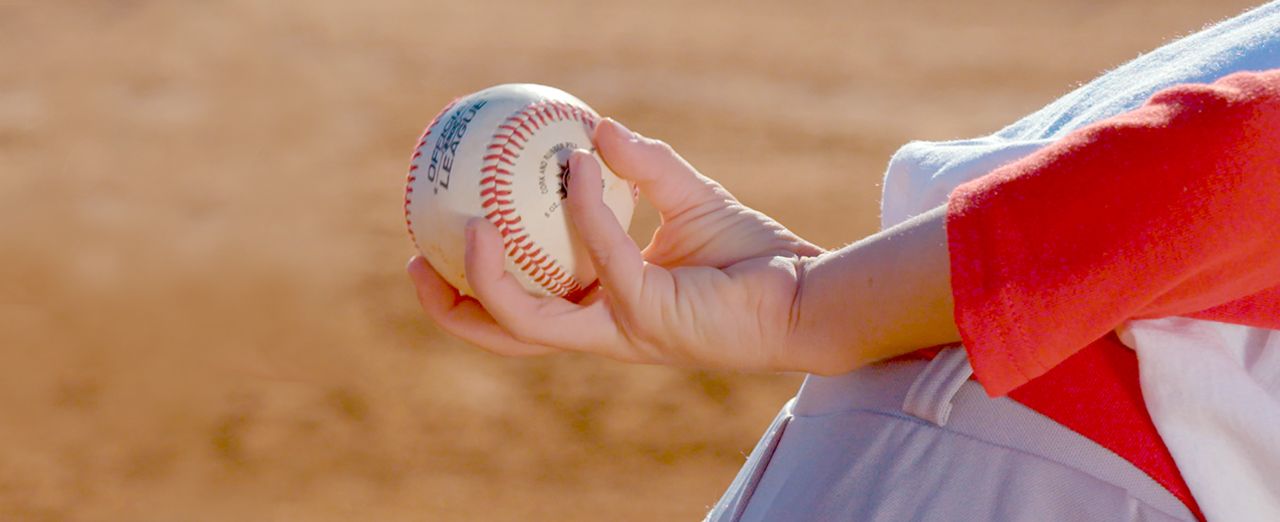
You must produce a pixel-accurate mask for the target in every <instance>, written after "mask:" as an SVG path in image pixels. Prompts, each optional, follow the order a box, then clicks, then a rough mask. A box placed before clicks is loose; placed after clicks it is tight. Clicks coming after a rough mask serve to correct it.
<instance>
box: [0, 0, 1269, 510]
mask: <svg viewBox="0 0 1280 522" xmlns="http://www.w3.org/2000/svg"><path fill="white" fill-rule="evenodd" d="M1248 3H1249V2H1241V1H1236V0H1231V1H1217V2H1203V1H1178V0H1175V1H1157V0H1126V1H1076V0H1055V1H1045V2H1025V1H1014V0H992V1H978V2H943V1H925V2H903V1H897V0H864V1H857V2H836V1H812V2H796V3H778V2H684V1H672V0H648V1H645V2H632V3H626V4H621V3H619V4H610V3H608V2H598V1H585V0H583V1H555V2H515V1H489V0H482V1H467V2H447V3H446V2H437V1H423V0H387V1H370V2H343V1H336V0H310V1H300V0H298V1H279V2H263V1H256V0H219V1H185V0H173V1H149V0H113V1H106V0H102V1H89V0H61V1H45V2H38V1H22V0H16V1H4V0H0V63H3V64H4V66H3V67H0V216H3V218H2V219H3V223H4V225H3V226H0V520H6V521H7V520H31V521H173V520H180V521H215V520H263V521H276V520H279V521H286V520H305V521H320V522H323V521H331V520H386V521H401V520H403V521H410V520H496V521H502V520H560V521H574V520H597V519H604V520H618V521H627V520H693V519H697V518H699V517H700V516H702V514H703V513H704V512H705V510H706V509H707V507H708V506H709V505H710V504H712V503H713V502H714V501H715V500H716V499H717V498H718V495H719V493H720V492H721V491H723V489H724V487H725V486H726V485H727V484H728V482H729V480H730V479H731V477H732V476H733V474H734V472H735V471H736V469H737V468H738V466H739V465H740V464H741V463H742V460H743V454H744V453H745V452H746V451H748V450H750V448H751V446H752V445H753V443H754V441H755V438H756V437H757V436H758V435H759V433H760V431H761V430H762V429H763V428H764V427H765V425H766V424H767V423H768V422H769V420H770V419H771V418H772V415H773V414H774V412H775V411H776V409H777V408H778V407H779V406H780V405H781V404H782V403H783V402H784V401H785V400H786V398H788V397H789V396H790V394H791V393H793V391H794V388H795V386H796V384H797V383H798V382H799V378H798V377H797V376H793V375H763V376H760V375H756V376H750V375H734V374H727V373H722V372H709V371H694V370H673V369H663V368H654V367H635V366H624V365H619V364H614V363H610V362H606V361H600V360H594V359H589V358H582V357H572V356H560V357H550V358H542V359H532V360H507V359H501V358H498V357H495V356H491V355H488V354H485V353H483V352H481V351H479V350H476V349H474V348H471V347H468V346H465V345H463V344H462V343H460V342H458V341H456V340H453V339H450V338H448V337H446V336H444V335H443V334H441V333H440V332H438V331H437V330H436V328H435V327H433V326H432V325H431V324H430V323H429V322H428V321H426V320H425V319H424V318H423V317H422V316H421V314H420V312H419V310H418V309H417V305H416V303H415V302H414V299H413V296H412V292H411V289H410V286H409V284H408V282H407V280H406V278H405V276H404V273H403V263H404V261H405V259H406V258H407V257H408V256H409V254H410V253H411V252H412V246H411V244H410V243H409V241H408V239H407V237H406V234H405V231H404V224H403V219H402V215H401V208H400V205H401V191H402V187H403V183H404V175H405V170H406V166H407V161H408V154H409V152H410V149H411V147H412V145H413V144H414V143H415V140H416V139H417V137H418V135H419V133H420V132H421V129H422V126H423V125H424V124H425V123H426V120H427V119H428V118H430V116H431V115H432V114H434V113H435V111H436V110H438V109H439V107H440V106H442V105H443V104H444V103H446V102H447V101H449V100H450V99H451V98H453V97H455V96H457V95H460V94H464V93H467V92H471V91H474V90H477V89H480V88H482V87H486V86H489V85H492V84H497V83H506V82H516V81H520V82H537V83H545V84H549V85H554V86H557V87H560V88H562V89H565V90H567V91H569V92H571V93H574V94H576V95H577V96H579V97H580V98H582V99H584V100H586V101H587V102H588V103H591V104H592V105H593V106H594V107H595V108H596V109H598V110H599V111H600V112H602V113H604V114H606V115H612V116H614V117H616V118H618V119H620V120H622V121H624V122H626V123H628V124H630V125H631V126H632V127H633V128H635V129H637V130H640V131H641V132H644V133H647V134H650V135H653V136H658V137H661V138H663V139H666V140H667V141H669V142H671V143H672V144H673V145H675V146H676V148H677V149H679V150H681V151H683V152H684V153H685V155H686V156H687V157H688V158H689V159H690V160H691V161H692V162H693V163H694V164H695V165H698V166H699V167H700V168H701V169H702V170H703V171H704V172H706V173H707V174H709V175H711V176H713V177H715V178H717V179H719V180H721V181H722V182H724V184H725V185H727V186H728V187H729V188H730V190H732V191H734V192H735V193H737V194H738V195H739V196H740V197H741V199H743V200H744V201H746V202H747V203H748V204H750V205H754V206H756V207H758V208H760V209H761V210H763V211H765V212H767V213H770V214H772V215H774V216H776V217H777V218H779V219H780V220H781V221H782V222H783V223H786V224H788V225H790V226H791V227H793V228H794V229H795V230H797V231H798V232H799V233H801V234H802V235H804V236H807V237H809V238H811V239H813V240H814V241H816V242H818V243H820V244H822V245H824V246H828V247H835V246H839V245H841V244H843V243H847V242H850V241H853V240H855V239H857V238H859V237H861V236H863V235H865V234H868V233H870V232H872V231H873V230H874V229H875V224H876V221H877V200H878V193H879V187H878V183H879V180H880V178H881V175H882V172H883V168H884V164H885V161H886V159H887V158H888V157H889V155H890V154H891V153H892V152H893V150H894V149H895V148H896V147H897V146H899V145H901V144H902V143H905V142H906V141H908V140H911V139H946V138H959V137H967V136H971V135H975V134H979V133H987V132H990V131H992V130H995V129H996V128H998V127H1000V126H1001V125H1002V124H1004V123H1007V122H1009V121H1011V120H1012V119H1013V118H1015V117H1017V116H1019V115H1021V114H1023V113H1025V112H1027V111H1029V110H1032V109H1035V108H1036V107H1038V106H1040V105H1041V104H1044V103H1046V102H1048V101H1050V100H1051V99H1053V98H1054V97H1055V96H1057V95H1060V94H1062V93H1064V92H1066V91H1067V90H1069V89H1070V88H1072V87H1073V86H1074V85H1076V84H1078V83H1080V82H1083V81H1086V80H1088V79H1089V78H1091V77H1093V76H1094V75H1096V74H1098V73H1100V72H1102V71H1104V70H1106V69H1108V68H1110V67H1114V66H1115V65H1118V64H1119V63H1122V62H1123V61H1125V60H1127V59H1129V58H1132V57H1134V56H1136V55H1137V54H1138V53H1139V52H1141V51H1143V50H1146V49H1149V48H1152V47H1153V46H1155V45H1158V44H1160V43H1161V42H1164V41H1167V40H1169V39H1171V38H1173V37H1176V36H1178V35H1181V34H1186V33H1188V32H1191V31H1194V30H1196V29H1198V28H1200V27H1201V26H1203V25H1205V24H1206V23H1209V22H1211V21H1214V20H1217V19H1221V18H1223V17H1226V16H1229V15H1232V14H1235V13H1237V12H1239V11H1241V10H1242V9H1244V8H1245V7H1246V5H1247V4H1248ZM654 224H655V218H654V215H653V212H652V211H651V210H646V211H644V212H642V213H641V214H640V216H639V219H638V220H637V224H636V225H635V226H634V233H635V236H636V237H637V238H644V237H647V236H648V234H649V233H650V232H651V231H652V229H653V227H654Z"/></svg>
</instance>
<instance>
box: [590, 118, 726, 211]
mask: <svg viewBox="0 0 1280 522" xmlns="http://www.w3.org/2000/svg"><path fill="white" fill-rule="evenodd" d="M595 143H596V147H597V148H598V149H599V151H600V157H601V158H603V159H604V161H605V163H608V164H609V168H610V169H611V170H613V172H614V174H617V175H618V177H620V178H622V179H626V180H629V181H631V182H632V183H635V184H636V186H637V187H639V189H640V193H642V194H644V196H645V198H647V199H648V200H649V201H650V202H652V203H653V206H654V207H655V208H657V209H658V212H660V213H661V214H662V215H664V216H669V215H673V214H678V213H680V212H683V211H685V210H688V209H689V208H691V207H693V206H695V205H698V204H699V203H702V202H703V201H705V200H706V199H707V198H709V197H718V196H716V189H717V188H719V184H717V183H716V182H715V181H712V180H711V179H709V178H707V177H705V176H703V175H701V174H699V173H698V171H697V169H694V168H693V166H692V165H690V164H689V162H687V161H685V160H684V158H682V157H680V155H679V154H677V153H676V151H675V150H673V149H672V148H671V146H670V145H667V144H666V143H664V142H662V141H660V140H655V139H650V138H646V137H644V136H641V135H639V134H636V133H635V132H632V131H631V130H629V129H627V128H626V127H624V126H623V125H622V124H621V123H618V122H617V121H616V120H614V119H612V118H605V119H604V120H602V121H601V122H600V124H599V125H597V126H596V134H595ZM724 194H725V195H726V196H727V195H728V193H727V192H725V193H724ZM729 197H732V196H729Z"/></svg>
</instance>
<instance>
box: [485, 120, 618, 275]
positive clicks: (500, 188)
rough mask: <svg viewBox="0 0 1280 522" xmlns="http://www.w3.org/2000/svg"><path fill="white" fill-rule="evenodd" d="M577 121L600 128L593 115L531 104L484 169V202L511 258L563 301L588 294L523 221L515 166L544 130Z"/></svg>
mask: <svg viewBox="0 0 1280 522" xmlns="http://www.w3.org/2000/svg"><path fill="white" fill-rule="evenodd" d="M567 120H573V121H578V122H581V123H584V124H586V125H587V127H588V128H589V129H595V126H596V121H597V117H596V115H595V114H593V113H591V112H590V111H588V110H585V109H583V108H582V107H578V106H576V105H572V104H569V103H566V102H562V101H557V100H543V101H539V102H535V103H532V104H529V105H528V106H526V107H525V108H524V109H521V110H520V111H518V112H516V113H515V114H513V115H511V116H510V117H508V118H507V119H506V121H504V122H503V123H502V124H501V125H498V132H496V133H494V135H493V140H492V141H491V142H490V143H489V146H488V147H487V148H486V149H485V156H484V158H483V159H484V165H483V167H481V169H480V173H481V179H480V199H481V201H482V203H481V207H482V209H483V212H484V213H485V216H484V217H485V219H488V220H489V222H490V223H493V224H494V226H496V227H497V228H498V232H499V233H500V234H501V235H502V244H503V247H504V248H505V249H506V253H507V257H508V258H510V259H512V260H513V261H514V262H515V263H516V265H517V267H518V268H519V269H520V271H521V272H523V273H524V274H525V275H526V276H528V277H529V278H530V279H531V280H532V281H533V282H534V283H536V284H537V285H539V286H541V287H542V288H543V289H545V290H547V291H548V292H550V293H552V294H553V295H557V296H560V297H572V296H574V295H576V294H579V293H581V292H582V290H583V288H582V285H581V283H580V282H578V281H577V280H576V279H574V277H573V274H571V273H568V272H567V271H565V270H564V267H562V266H561V265H560V263H558V262H556V260H555V259H553V258H551V257H550V256H549V255H548V254H547V253H545V252H543V250H542V247H541V246H539V245H538V243H537V242H536V241H534V240H533V238H532V237H531V236H530V235H529V233H528V232H526V231H525V229H524V227H523V226H521V220H522V219H521V216H520V214H519V213H518V212H517V211H516V207H515V206H514V200H513V199H512V197H511V196H512V194H511V192H512V191H511V184H512V178H513V177H514V175H515V174H514V173H513V172H512V171H511V170H510V169H509V168H508V167H514V166H515V164H516V160H518V159H519V157H520V153H521V152H522V151H524V146H525V145H526V144H528V142H529V140H530V139H532V138H533V134H534V133H535V132H537V131H538V130H540V129H542V128H543V127H546V126H548V125H551V124H552V123H555V122H559V121H567Z"/></svg>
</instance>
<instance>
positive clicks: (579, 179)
mask: <svg viewBox="0 0 1280 522" xmlns="http://www.w3.org/2000/svg"><path fill="white" fill-rule="evenodd" d="M569 169H570V170H569V171H570V172H571V173H572V175H571V176H569V200H568V205H567V206H568V209H569V217H570V219H572V220H573V226H574V229H575V230H577V231H578V239H579V240H580V241H582V243H583V244H584V245H585V246H586V248H587V254H588V255H589V256H590V257H591V263H592V265H593V266H594V267H595V269H596V275H597V276H599V278H600V283H601V284H602V285H604V287H605V289H606V290H607V291H608V292H610V294H611V296H612V297H613V298H615V299H616V300H618V301H621V302H623V303H633V302H635V300H636V298H637V297H638V296H639V293H640V286H641V283H642V281H643V278H644V258H643V257H642V256H641V254H640V248H639V247H637V246H636V244H635V242H633V241H631V236H629V235H627V231H626V230H624V229H623V228H622V225H621V224H619V223H618V218H617V217H614V215H613V211H612V210H610V209H609V207H608V206H607V205H605V204H604V200H603V194H602V192H603V190H604V189H603V183H604V182H603V180H602V179H601V177H600V176H601V173H600V164H599V163H598V162H596V159H595V157H594V156H592V155H591V153H589V152H587V151H585V150H576V151H573V154H572V155H570V156H569Z"/></svg>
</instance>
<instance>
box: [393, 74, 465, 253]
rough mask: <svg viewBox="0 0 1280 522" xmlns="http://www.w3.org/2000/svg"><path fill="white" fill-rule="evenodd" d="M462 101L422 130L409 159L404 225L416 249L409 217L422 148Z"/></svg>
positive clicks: (447, 109) (443, 111) (452, 102)
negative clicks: (446, 116)
mask: <svg viewBox="0 0 1280 522" xmlns="http://www.w3.org/2000/svg"><path fill="white" fill-rule="evenodd" d="M461 99H462V98H454V99H453V101H451V102H449V104H448V105H445V106H444V109H441V110H440V113H439V114H436V117H434V118H431V123H428V124H427V127H426V128H425V129H423V130H422V137H421V138H418V144H417V145H415V146H414V147H413V156H410V157H409V174H408V175H406V176H405V181H404V225H405V227H407V228H408V229H409V240H410V241H413V245H414V247H415V248H416V247H417V245H418V237H417V236H416V235H414V233H413V216H411V215H409V205H411V204H413V182H414V181H416V180H417V179H418V176H417V174H416V173H415V172H416V171H417V170H418V158H420V157H422V147H423V145H426V144H427V137H429V136H431V129H434V128H435V127H436V125H437V124H438V123H440V118H442V117H444V115H445V114H447V113H448V112H449V110H450V109H453V107H454V106H455V105H457V104H458V100H461Z"/></svg>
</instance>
